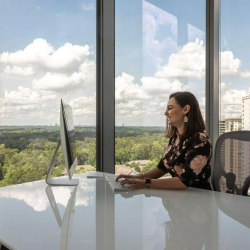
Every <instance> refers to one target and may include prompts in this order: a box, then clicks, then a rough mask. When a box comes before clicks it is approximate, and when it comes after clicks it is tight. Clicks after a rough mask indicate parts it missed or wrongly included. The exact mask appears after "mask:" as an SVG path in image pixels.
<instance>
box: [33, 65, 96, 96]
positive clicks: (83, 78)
mask: <svg viewBox="0 0 250 250" xmlns="http://www.w3.org/2000/svg"><path fill="white" fill-rule="evenodd" d="M95 71H96V66H95V63H94V62H93V61H89V60H86V61H85V62H84V63H83V64H82V65H81V66H80V68H79V71H77V72H74V73H72V74H70V75H68V74H61V73H51V72H47V73H46V75H45V76H43V77H42V78H40V79H34V80H33V81H32V86H33V88H34V89H37V90H45V91H54V92H68V91H76V90H77V89H79V88H84V87H86V85H91V84H94V83H95V73H96V72H95Z"/></svg>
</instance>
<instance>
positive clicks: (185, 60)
mask: <svg viewBox="0 0 250 250" xmlns="http://www.w3.org/2000/svg"><path fill="white" fill-rule="evenodd" d="M205 53H206V52H205V46H204V45H203V41H202V40H201V41H200V40H199V39H196V41H195V42H189V43H187V44H186V45H184V46H183V47H181V48H180V49H179V51H178V52H177V53H173V54H172V55H171V56H170V57H169V60H168V63H167V64H166V65H165V66H164V67H163V68H162V69H160V70H158V71H157V72H156V73H155V77H159V78H177V77H193V78H197V79H201V78H204V76H205ZM240 67H241V61H240V59H238V58H235V56H234V54H233V52H232V51H224V52H221V54H220V72H221V76H238V77H250V72H249V71H244V72H241V71H240Z"/></svg>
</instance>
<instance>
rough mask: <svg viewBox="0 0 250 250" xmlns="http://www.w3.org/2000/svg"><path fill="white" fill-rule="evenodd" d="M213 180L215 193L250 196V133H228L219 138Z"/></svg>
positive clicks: (215, 152)
mask: <svg viewBox="0 0 250 250" xmlns="http://www.w3.org/2000/svg"><path fill="white" fill-rule="evenodd" d="M211 179H212V186H213V190H215V191H219V192H226V193H231V194H237V195H243V196H249V195H248V192H249V191H250V190H249V185H250V131H247V130H245V131H233V132H228V133H224V134H222V135H221V136H220V137H219V138H218V140H217V142H216V145H215V149H214V164H213V169H212V178H211ZM248 190H249V191H248ZM249 193H250V192H249Z"/></svg>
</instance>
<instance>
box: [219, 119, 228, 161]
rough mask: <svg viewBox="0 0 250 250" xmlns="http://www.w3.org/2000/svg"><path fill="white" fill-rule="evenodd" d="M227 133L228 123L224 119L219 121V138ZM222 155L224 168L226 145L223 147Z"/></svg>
mask: <svg viewBox="0 0 250 250" xmlns="http://www.w3.org/2000/svg"><path fill="white" fill-rule="evenodd" d="M225 132H226V122H225V118H222V120H221V121H219V136H221V135H222V134H224V133H225ZM220 155H221V163H222V165H223V166H225V144H223V145H222V146H221V152H220Z"/></svg>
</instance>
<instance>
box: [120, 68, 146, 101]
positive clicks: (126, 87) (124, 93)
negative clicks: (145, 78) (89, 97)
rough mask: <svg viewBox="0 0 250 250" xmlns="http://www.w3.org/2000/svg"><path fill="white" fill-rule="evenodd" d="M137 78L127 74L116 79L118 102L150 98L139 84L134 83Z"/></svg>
mask: <svg viewBox="0 0 250 250" xmlns="http://www.w3.org/2000/svg"><path fill="white" fill-rule="evenodd" d="M134 80H135V78H134V77H133V76H132V75H129V74H127V73H124V72H123V73H122V75H121V76H118V77H116V79H115V99H116V101H123V102H124V101H127V100H129V99H133V100H137V99H138V100H145V99H148V98H149V96H148V95H147V94H146V93H145V92H144V91H143V89H142V88H141V87H140V85H139V84H136V83H134Z"/></svg>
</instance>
